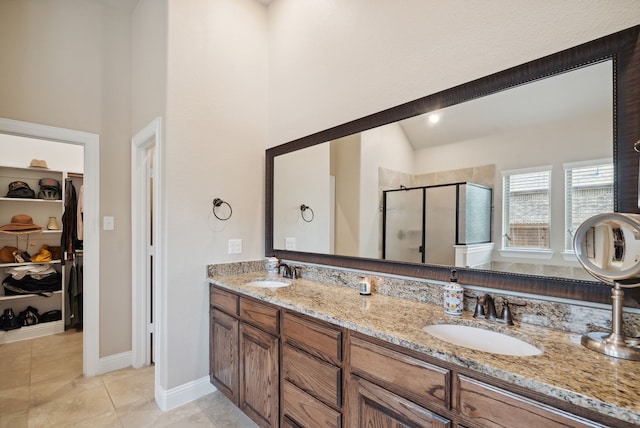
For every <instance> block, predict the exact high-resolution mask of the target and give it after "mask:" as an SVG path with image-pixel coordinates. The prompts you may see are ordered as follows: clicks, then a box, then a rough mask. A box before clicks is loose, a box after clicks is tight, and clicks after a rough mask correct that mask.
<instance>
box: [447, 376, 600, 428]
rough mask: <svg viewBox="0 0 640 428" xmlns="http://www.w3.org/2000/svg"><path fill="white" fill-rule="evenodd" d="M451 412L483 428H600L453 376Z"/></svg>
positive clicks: (476, 382)
mask: <svg viewBox="0 0 640 428" xmlns="http://www.w3.org/2000/svg"><path fill="white" fill-rule="evenodd" d="M455 383H456V386H455V389H454V390H455V391H456V393H455V394H454V403H453V405H454V408H455V410H457V411H458V412H459V413H460V414H461V415H463V416H464V417H465V419H467V420H470V421H474V422H476V423H479V424H480V425H486V424H487V423H488V422H489V423H491V424H492V426H493V425H495V426H501V427H503V426H505V427H507V426H509V427H515V426H517V427H522V428H526V427H532V428H533V427H536V428H537V427H545V428H559V427H563V428H567V427H603V425H599V424H596V423H594V422H592V421H589V420H586V419H582V418H580V417H578V416H575V415H572V414H569V413H566V412H564V411H562V410H559V409H555V408H553V407H551V406H547V405H545V404H542V403H539V402H537V401H534V400H531V399H529V398H526V397H522V396H520V395H518V394H515V393H512V392H509V391H505V390H503V389H500V388H497V387H495V386H492V385H488V384H486V383H483V382H480V381H477V380H475V379H471V378H468V377H466V376H463V375H457V376H456V382H455Z"/></svg>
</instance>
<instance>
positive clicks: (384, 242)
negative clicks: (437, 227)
mask: <svg viewBox="0 0 640 428" xmlns="http://www.w3.org/2000/svg"><path fill="white" fill-rule="evenodd" d="M451 186H454V187H455V240H454V245H466V244H469V243H468V242H461V240H460V205H461V203H460V188H461V187H462V186H472V187H477V188H480V189H485V190H487V191H488V192H489V219H488V240H486V241H478V242H473V243H472V244H485V243H489V242H492V241H491V235H492V227H491V226H492V223H493V189H492V188H491V187H488V186H484V185H481V184H477V183H472V182H469V181H462V182H456V183H445V184H435V185H431V186H416V187H404V186H400V188H399V189H391V190H384V191H383V192H382V259H383V260H387V194H389V193H395V192H408V191H415V190H422V233H421V235H422V236H421V243H420V247H419V252H420V259H421V260H420V263H426V253H427V251H426V250H427V242H426V239H427V233H426V228H425V225H426V221H427V190H428V189H433V188H443V187H451ZM392 260H395V259H392ZM396 261H397V260H396Z"/></svg>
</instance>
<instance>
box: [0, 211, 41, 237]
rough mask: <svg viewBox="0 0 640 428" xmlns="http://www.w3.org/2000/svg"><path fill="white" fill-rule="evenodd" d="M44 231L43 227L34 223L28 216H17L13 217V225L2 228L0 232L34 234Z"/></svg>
mask: <svg viewBox="0 0 640 428" xmlns="http://www.w3.org/2000/svg"><path fill="white" fill-rule="evenodd" d="M40 231H42V227H41V226H38V225H37V224H34V223H33V218H31V216H30V215H27V214H16V215H14V216H13V217H11V223H9V224H5V225H4V226H0V232H5V233H33V232H40Z"/></svg>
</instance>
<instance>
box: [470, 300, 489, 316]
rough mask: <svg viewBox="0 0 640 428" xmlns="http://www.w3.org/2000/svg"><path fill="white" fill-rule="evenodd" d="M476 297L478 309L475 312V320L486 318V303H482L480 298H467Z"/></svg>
mask: <svg viewBox="0 0 640 428" xmlns="http://www.w3.org/2000/svg"><path fill="white" fill-rule="evenodd" d="M467 297H474V298H475V299H476V309H475V310H474V311H473V317H474V318H484V317H485V316H486V313H485V311H484V302H482V301H480V299H481V297H480V296H467Z"/></svg>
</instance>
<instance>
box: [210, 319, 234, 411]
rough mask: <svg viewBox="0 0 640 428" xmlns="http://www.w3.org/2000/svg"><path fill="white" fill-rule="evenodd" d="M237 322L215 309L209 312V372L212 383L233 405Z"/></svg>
mask: <svg viewBox="0 0 640 428" xmlns="http://www.w3.org/2000/svg"><path fill="white" fill-rule="evenodd" d="M238 325H239V321H238V320H237V319H235V318H232V317H230V316H229V315H227V314H225V313H224V312H220V311H219V310H217V309H212V310H211V329H210V336H211V337H210V339H209V346H210V349H209V360H210V361H209V370H210V372H211V373H210V377H211V383H213V384H214V385H215V386H216V387H217V388H218V389H219V390H220V391H221V392H222V393H223V394H224V395H226V396H227V397H228V398H229V399H230V400H231V401H233V403H234V404H236V405H237V404H238V385H239V383H238Z"/></svg>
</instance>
